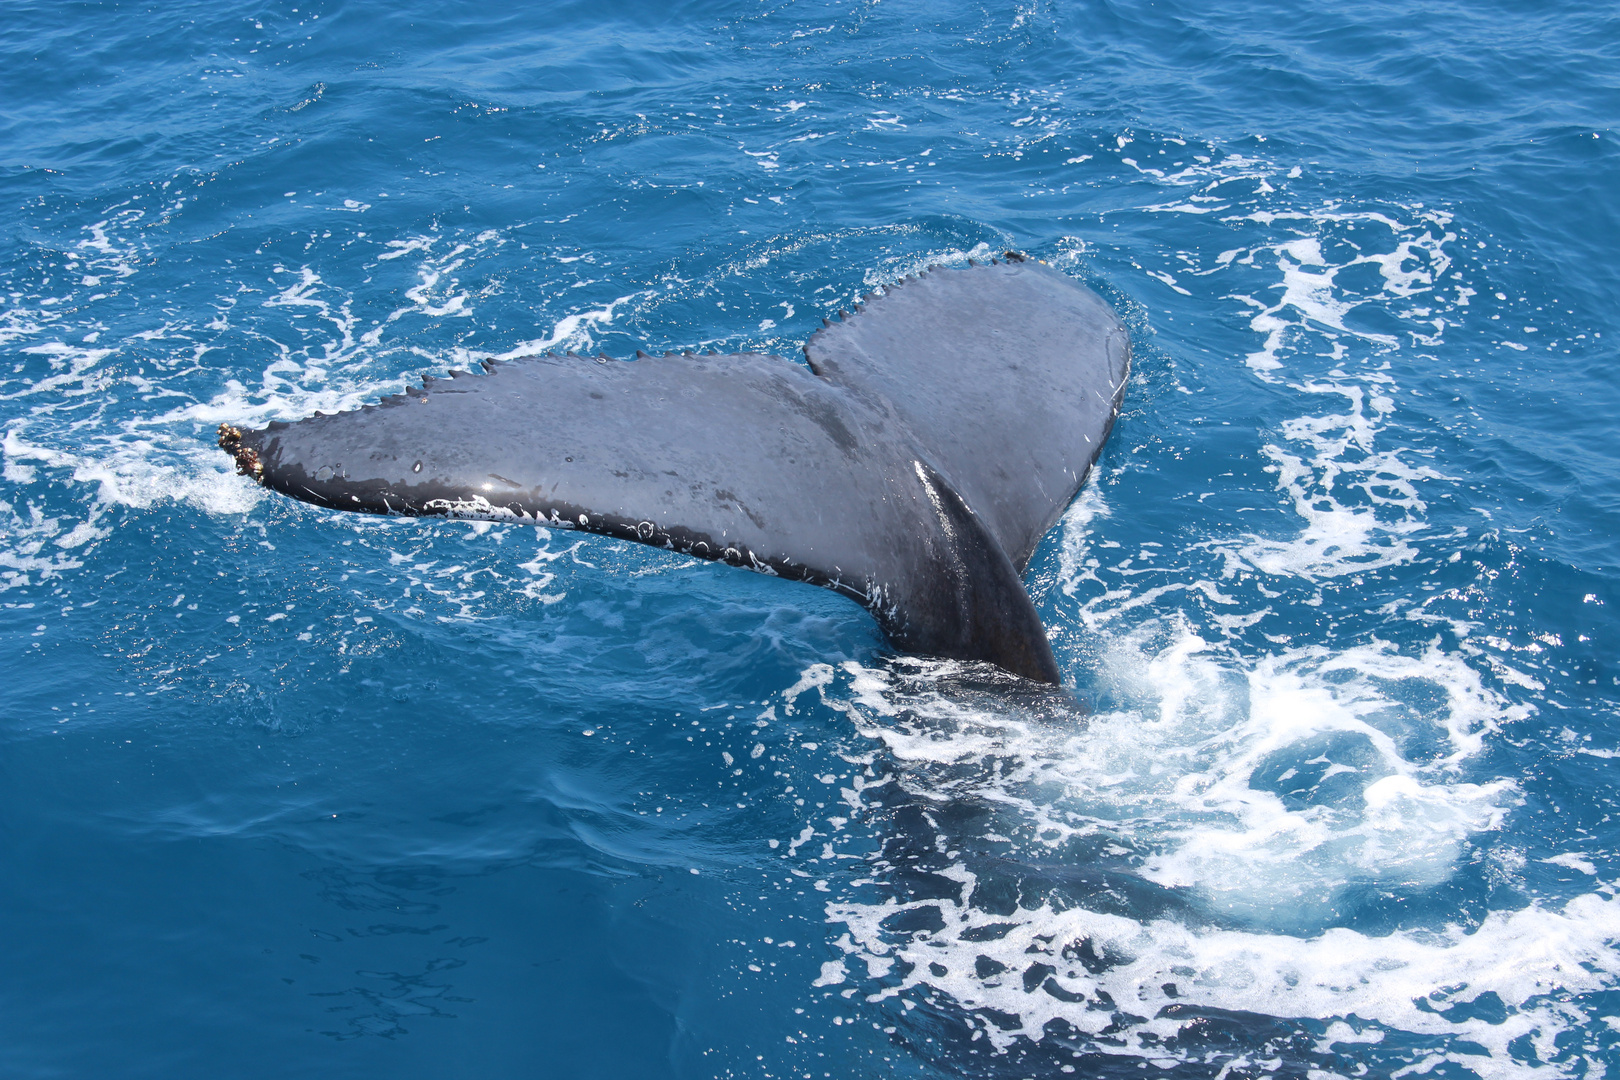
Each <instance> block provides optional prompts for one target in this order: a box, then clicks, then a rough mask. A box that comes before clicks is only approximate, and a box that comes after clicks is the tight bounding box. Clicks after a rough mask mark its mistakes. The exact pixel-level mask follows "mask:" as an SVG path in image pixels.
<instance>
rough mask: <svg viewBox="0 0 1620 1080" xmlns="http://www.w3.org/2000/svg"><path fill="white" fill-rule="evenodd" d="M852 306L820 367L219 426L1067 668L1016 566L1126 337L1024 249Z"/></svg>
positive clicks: (954, 644)
mask: <svg viewBox="0 0 1620 1080" xmlns="http://www.w3.org/2000/svg"><path fill="white" fill-rule="evenodd" d="M838 315H839V318H838V319H837V320H836V321H834V320H830V319H823V320H822V328H821V329H819V330H817V331H816V332H815V333H814V334H812V335H811V337H810V339H809V341H807V342H806V343H805V346H804V355H805V358H806V360H807V361H808V366H806V365H803V364H797V363H793V362H791V361H788V360H785V359H783V358H782V357H779V356H768V355H764V354H760V353H740V354H733V355H726V356H721V355H716V354H713V353H703V354H700V355H694V354H693V353H692V352H685V353H679V354H676V353H666V354H664V355H663V356H650V355H648V354H647V353H645V352H643V351H640V350H637V352H636V353H635V359H634V360H628V361H623V360H613V359H611V358H609V357H607V356H596V357H591V358H590V359H593V360H595V361H596V362H595V363H591V364H582V363H579V360H580V359H581V358H580V357H576V356H572V355H569V356H558V355H554V354H546V355H540V356H530V357H523V358H520V359H516V360H512V361H502V362H500V363H494V362H491V361H482V362H480V363H479V364H478V365H477V367H476V368H475V370H473V371H471V372H468V371H463V370H456V371H453V372H450V378H449V379H426V380H424V385H423V386H422V387H420V388H419V387H414V386H413V387H407V388H406V390H405V392H404V394H402V395H396V396H391V397H385V398H383V399H382V400H381V401H379V402H378V403H376V404H374V405H366V406H362V407H361V408H359V409H354V410H351V411H349V412H344V413H338V414H335V415H330V416H328V415H322V414H317V415H316V416H313V417H310V418H308V419H305V420H301V421H298V422H297V423H293V424H282V423H280V422H277V423H272V424H270V425H268V426H267V427H265V428H263V429H259V430H244V429H242V428H238V427H234V426H232V425H230V424H221V425H220V428H219V446H220V448H221V449H222V450H224V451H225V452H226V453H227V454H229V455H231V457H232V458H233V459H234V460H235V462H236V468H237V471H238V472H240V473H242V474H243V475H245V476H249V477H252V478H253V479H255V480H257V481H258V482H259V483H261V484H263V485H265V486H266V487H269V488H273V489H275V490H276V491H280V492H282V493H284V494H287V495H290V496H292V497H293V498H296V499H302V500H303V501H305V502H310V503H314V504H316V505H318V506H325V507H329V508H333V509H342V510H358V511H364V512H369V513H380V514H407V515H445V516H451V517H474V518H485V519H492V520H498V521H525V522H529V523H532V524H536V525H547V526H551V527H553V528H577V529H582V530H586V531H590V532H596V533H603V534H605V535H608V536H613V537H617V538H619V539H623V540H634V541H637V542H639V543H644V544H650V545H653V546H655V547H662V548H667V549H670V550H673V551H679V552H683V553H685V554H689V555H694V556H696V557H698V558H703V559H710V560H716V561H721V562H726V563H730V564H732V565H736V566H742V567H744V568H747V569H752V570H756V571H759V572H762V573H767V574H775V575H778V576H781V577H784V578H788V579H790V580H793V581H804V582H809V583H811V584H815V585H821V586H824V587H826V588H830V589H833V590H834V591H836V592H838V593H840V594H842V595H844V596H848V597H850V598H851V599H853V600H855V601H857V602H858V603H860V604H862V605H863V606H865V607H866V608H867V609H868V610H869V611H870V612H871V613H872V614H873V616H874V617H875V618H876V619H877V621H878V623H879V625H880V626H882V628H883V630H884V632H885V633H886V634H887V635H888V637H889V640H890V641H891V642H892V643H893V644H894V645H895V647H897V648H899V649H901V650H904V651H907V652H914V653H920V654H924V655H931V656H942V657H950V658H954V659H961V660H983V661H988V662H990V663H993V664H997V665H999V666H1000V667H1002V668H1005V669H1006V670H1008V671H1011V672H1013V673H1015V674H1018V675H1022V676H1025V677H1026V678H1030V679H1036V680H1039V681H1042V682H1048V683H1056V682H1058V681H1059V673H1058V668H1057V661H1056V659H1055V658H1054V657H1053V655H1052V648H1051V645H1050V644H1049V643H1048V641H1047V638H1046V632H1045V629H1044V628H1043V627H1042V626H1041V622H1040V617H1039V616H1038V615H1037V614H1036V612H1035V607H1034V604H1032V603H1031V602H1030V598H1029V595H1028V593H1027V592H1025V590H1024V587H1023V583H1022V581H1021V580H1020V575H1021V574H1022V573H1023V570H1024V567H1025V566H1026V564H1027V563H1028V562H1029V558H1030V556H1031V554H1032V553H1033V552H1034V550H1035V546H1036V544H1037V543H1039V542H1040V539H1041V536H1042V535H1043V534H1044V533H1045V532H1046V530H1047V529H1049V528H1051V526H1052V525H1053V524H1055V523H1056V521H1057V519H1058V517H1059V516H1060V515H1061V514H1062V512H1063V509H1064V507H1065V506H1067V505H1068V503H1069V501H1070V500H1071V499H1073V498H1074V496H1075V494H1076V493H1077V492H1078V491H1079V489H1080V486H1081V484H1082V483H1083V482H1084V480H1085V477H1086V474H1087V473H1088V472H1089V471H1090V468H1091V465H1092V462H1093V461H1094V460H1095V459H1096V456H1097V454H1098V452H1099V451H1100V450H1101V449H1102V445H1103V442H1104V440H1105V439H1106V438H1107V437H1108V432H1109V430H1110V428H1111V427H1112V426H1113V422H1114V418H1115V417H1116V416H1117V415H1118V412H1119V402H1120V396H1121V394H1122V393H1123V392H1124V387H1125V378H1126V374H1127V371H1128V369H1129V365H1130V340H1129V337H1128V335H1127V334H1126V332H1125V328H1124V326H1123V325H1121V323H1120V321H1119V319H1118V318H1117V317H1116V316H1115V315H1114V313H1113V311H1111V310H1110V309H1109V307H1108V305H1107V304H1106V303H1104V302H1103V300H1102V298H1101V297H1099V296H1098V295H1097V294H1096V293H1094V292H1092V291H1091V290H1090V289H1087V288H1085V287H1084V286H1082V285H1081V284H1079V283H1078V282H1076V281H1074V280H1073V279H1071V278H1069V277H1067V276H1066V275H1064V274H1061V273H1059V272H1058V271H1056V270H1053V269H1052V268H1051V267H1049V266H1047V265H1046V264H1045V263H1042V262H1040V261H1039V260H1035V259H1030V258H1028V257H1027V256H1025V255H1023V254H1022V253H1020V252H1015V251H1008V252H1004V253H1003V255H1002V259H1000V260H992V261H990V262H988V263H982V264H980V263H975V265H973V266H971V267H969V268H967V269H960V270H951V269H941V268H932V269H930V270H928V271H925V272H923V273H921V274H918V275H915V276H910V277H907V278H905V279H904V280H903V281H899V282H895V283H894V284H893V285H890V286H888V287H887V288H885V289H883V290H881V292H873V293H870V294H868V295H867V296H865V297H863V298H862V299H861V302H860V304H859V305H857V307H856V310H855V311H854V312H852V313H851V312H844V311H840V312H839V313H838ZM430 402H431V403H432V404H433V406H434V407H433V408H431V409H417V408H411V407H410V406H411V405H414V404H418V403H419V404H423V405H425V404H428V403H430ZM580 451H585V453H584V454H582V455H581V454H580V453H579V452H580ZM576 455H578V458H577V463H576ZM336 462H343V463H344V464H343V466H341V467H338V466H336V465H335V464H334V463H336ZM576 523H577V524H576Z"/></svg>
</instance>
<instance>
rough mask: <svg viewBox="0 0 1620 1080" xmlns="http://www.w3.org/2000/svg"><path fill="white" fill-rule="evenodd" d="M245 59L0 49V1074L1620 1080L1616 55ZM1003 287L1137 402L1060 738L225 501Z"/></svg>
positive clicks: (695, 613)
mask: <svg viewBox="0 0 1620 1080" xmlns="http://www.w3.org/2000/svg"><path fill="white" fill-rule="evenodd" d="M242 11H243V12H245V14H244V13H235V12H230V11H227V10H226V9H224V8H222V7H219V6H216V5H201V4H196V3H184V2H181V3H173V4H167V5H149V6H134V5H119V4H38V3H12V4H9V5H7V6H6V8H5V9H4V13H3V17H0V124H3V128H0V132H3V134H0V220H3V222H4V226H5V227H4V229H3V230H0V253H3V254H0V347H3V356H0V433H3V434H0V439H3V441H0V451H3V464H4V479H3V480H0V657H3V670H4V672H5V675H6V677H5V679H4V680H3V682H0V912H3V917H0V928H3V929H0V933H3V935H4V953H5V956H6V962H5V964H4V967H3V971H4V975H3V977H0V1071H3V1072H4V1073H5V1074H6V1075H7V1076H17V1077H79V1076H85V1077H91V1076H93V1077H145V1076H151V1077H165V1078H173V1077H218V1076H233V1077H260V1076H262V1077H293V1076H309V1077H322V1078H326V1077H372V1076H390V1077H424V1078H427V1077H432V1078H439V1077H451V1076H458V1077H459V1076H466V1077H508V1076H543V1077H552V1076H556V1077H636V1078H653V1077H683V1078H686V1077H811V1078H822V1077H851V1076H871V1075H880V1074H889V1073H892V1074H895V1075H900V1076H908V1077H998V1078H999V1077H1006V1078H1018V1077H1035V1076H1040V1077H1045V1076H1062V1075H1070V1074H1072V1075H1077V1076H1084V1077H1093V1076H1143V1075H1146V1076H1156V1075H1161V1074H1165V1073H1168V1074H1171V1075H1175V1076H1187V1077H1206V1076H1207V1077H1217V1076H1224V1077H1246V1076H1257V1075H1280V1076H1300V1077H1304V1076H1313V1077H1319V1076H1345V1077H1351V1076H1393V1075H1397V1074H1401V1075H1427V1076H1443V1077H1504V1076H1514V1077H1517V1076H1525V1075H1531V1076H1549V1077H1554V1076H1602V1075H1608V1073H1609V1071H1610V1070H1612V1069H1613V1068H1614V1067H1615V1066H1616V1065H1617V1064H1620V1030H1617V1026H1620V1025H1617V1023H1616V1021H1615V1019H1614V1018H1615V1017H1617V1016H1620V993H1617V988H1620V955H1617V952H1616V944H1615V943H1616V941H1620V902H1617V901H1616V900H1615V898H1614V896H1615V882H1616V881H1617V880H1620V861H1617V849H1620V822H1617V821H1615V820H1614V814H1615V802H1614V797H1613V795H1612V794H1611V791H1610V785H1609V784H1608V783H1607V778H1608V776H1609V774H1610V770H1611V768H1612V766H1613V762H1614V759H1615V758H1616V757H1617V756H1620V719H1617V715H1616V706H1617V702H1620V666H1617V665H1616V662H1615V659H1614V656H1615V653H1614V650H1615V644H1616V637H1617V631H1620V622H1617V619H1616V615H1615V610H1616V606H1617V605H1620V460H1617V457H1620V455H1617V452H1620V436H1617V434H1616V424H1615V420H1614V418H1615V417H1616V415H1620V381H1617V380H1616V378H1615V376H1614V374H1613V371H1614V364H1615V360H1616V349H1615V343H1616V340H1617V337H1620V318H1617V315H1620V304H1617V302H1616V299H1615V298H1616V295H1617V293H1620V275H1617V273H1616V271H1615V269H1614V263H1613V259H1612V256H1613V253H1614V252H1615V251H1617V250H1620V208H1617V202H1620V199H1617V193H1620V155H1617V151H1616V140H1617V138H1620V135H1617V133H1616V131H1615V129H1614V118H1615V117H1616V115H1620V15H1617V14H1616V13H1615V12H1614V11H1613V10H1612V9H1608V8H1606V7H1604V6H1602V5H1574V4H1563V5H1559V4H1550V5H1529V4H1524V5H1511V4H1503V3H1497V4H1489V3H1487V4H1477V5H1462V4H1451V3H1439V4H1431V5H1426V6H1423V7H1421V8H1417V7H1413V6H1411V5H1405V4H1387V3H1386V4H1380V3H1362V4H1355V5H1350V4H1342V3H1341V4H1333V5H1318V6H1316V7H1314V8H1312V7H1307V6H1303V5H1301V6H1285V5H1265V4H1262V5H1250V4H1236V3H1231V2H1217V3H1214V4H1206V5H1193V4H1183V3H1173V2H1160V3H1153V4H1147V3H1144V4H1135V5H1127V4H1112V3H1104V2H1097V3H1090V4H1051V3H1040V2H1038V0H1037V2H1035V3H1030V4H1027V5H1022V6H1020V5H1017V4H1009V5H1001V6H989V5H984V4H978V3H965V2H954V0H946V2H944V3H931V4H922V3H916V2H907V0H901V2H896V0H886V2H881V3H878V2H870V3H815V2H805V3H784V4H778V5H767V4H757V5H756V4H744V3H734V2H733V3H719V4H710V5H676V6H665V5H653V4H624V5H606V4H591V5H587V4H556V5H536V6H533V7H531V8H523V9H520V8H516V7H513V8H505V7H501V6H499V5H473V4H465V3H450V2H446V3H438V4H416V5H407V6H405V7H399V6H385V5H365V4H358V3H337V2H331V3H328V2H315V3H311V2H309V0H299V3H298V6H297V7H293V6H291V5H290V4H288V3H286V2H282V3H275V4H264V5H260V6H257V7H253V8H248V9H242ZM1007 248H1018V249H1022V250H1025V251H1028V252H1030V253H1032V254H1034V255H1038V256H1039V257H1041V258H1044V259H1046V260H1048V261H1049V262H1052V263H1054V264H1055V265H1057V266H1059V267H1061V268H1063V269H1064V270H1066V271H1067V272H1069V273H1071V274H1073V275H1075V276H1076V277H1078V278H1080V279H1082V280H1084V281H1086V282H1088V283H1089V284H1091V285H1092V286H1093V287H1095V288H1097V289H1098V290H1099V291H1101V292H1102V293H1103V294H1104V295H1105V296H1107V297H1108V298H1109V299H1110V301H1111V302H1113V303H1114V304H1115V305H1116V307H1117V308H1118V310H1119V311H1120V312H1121V314H1122V315H1123V316H1124V317H1125V319H1126V320H1127V322H1128V323H1129V324H1130V326H1131V329H1132V333H1133V335H1134V338H1135V343H1136V354H1135V366H1134V372H1133V376H1132V381H1131V383H1130V385H1129V387H1128V389H1127V394H1126V408H1125V412H1124V414H1123V415H1122V417H1121V420H1120V422H1119V424H1118V425H1117V427H1116V428H1115V432H1114V435H1113V439H1112V442H1111V443H1110V444H1109V446H1108V448H1107V451H1106V452H1105V454H1104V455H1103V457H1102V459H1101V461H1100V462H1099V464H1098V467H1097V469H1096V471H1095V472H1094V473H1093V476H1092V479H1091V481H1090V483H1089V484H1088V487H1087V489H1086V491H1085V492H1084V493H1083V494H1082V496H1081V498H1080V499H1079V501H1078V502H1077V503H1076V504H1075V505H1074V507H1073V508H1072V509H1071V511H1070V512H1069V513H1068V514H1067V516H1066V517H1065V519H1064V521H1063V522H1062V524H1061V525H1060V526H1059V527H1057V528H1056V529H1054V530H1053V531H1052V533H1051V534H1050V535H1049V536H1048V537H1047V539H1046V541H1045V542H1044V544H1043V546H1042V548H1041V549H1040V551H1039V552H1038V553H1037V554H1036V557H1035V559H1034V561H1033V562H1032V564H1031V570H1030V573H1029V576H1028V582H1029V585H1030V588H1031V591H1032V594H1033V595H1034V596H1035V597H1036V599H1037V603H1038V605H1039V607H1040V609H1041V612H1042V615H1043V618H1044V619H1045V620H1046V623H1047V626H1048V627H1049V628H1050V630H1051V632H1052V635H1053V639H1054V647H1055V649H1056V651H1057V654H1058V658H1059V661H1060V663H1061V665H1062V667H1063V669H1064V672H1065V677H1066V679H1067V680H1068V683H1069V685H1070V689H1071V690H1072V691H1073V692H1074V694H1075V695H1076V697H1078V698H1082V699H1084V700H1086V701H1088V702H1089V703H1090V705H1091V710H1092V711H1091V713H1090V715H1086V714H1085V712H1084V711H1083V710H1081V709H1079V708H1077V707H1076V706H1075V705H1074V703H1073V702H1072V701H1070V700H1069V699H1067V698H1063V697H1054V696H1051V695H1048V694H1044V693H1040V692H1035V691H1031V690H1027V689H1026V690H1019V689H1017V688H1013V687H1008V688H1001V689H996V688H994V687H987V686H986V685H985V684H984V682H983V680H982V679H978V678H975V677H974V676H973V675H972V673H971V672H963V671H961V670H959V669H957V668H955V667H953V666H952V665H948V664H939V663H932V662H919V661H914V660H907V659H904V658H895V657H892V656H890V655H888V654H887V653H886V652H885V650H884V646H883V642H882V640H881V638H880V636H879V635H878V633H877V631H876V629H875V626H874V624H873V623H872V621H871V619H870V618H869V617H868V616H867V615H866V614H865V613H864V612H862V611H861V610H860V609H859V608H857V607H856V606H855V605H854V604H852V603H850V602H848V601H846V600H843V599H841V598H839V597H837V596H835V595H833V594H831V593H828V592H824V591H821V590H815V589H811V588H808V587H805V586H800V585H794V584H789V583H785V582H780V581H773V580H769V579H766V578H763V577H759V576H756V575H751V574H745V573H740V572H737V571H734V570H730V569H728V568H725V567H720V566H715V565H710V564H699V563H696V562H692V561H687V560H684V559H682V558H679V557H675V556H671V555H668V554H666V553H661V552H658V551H654V550H651V549H644V548H640V547H636V546H631V545H626V544H619V543H614V542H611V541H607V540H603V539H601V538H582V537H580V536H577V535H572V534H564V533H555V534H553V533H548V532H545V531H537V530H533V529H528V528H508V527H499V526H496V527H491V526H488V525H487V524H485V523H467V522H437V523H435V522H430V521H427V522H425V521H409V520H387V519H364V518H356V517H346V516H342V515H338V514H334V513H330V512H325V511H321V510H317V509H315V508H312V507H309V506H305V505H301V504H294V503H292V502H290V501H288V500H285V499H281V498H279V497H274V496H271V495H269V494H267V493H265V492H263V491H261V490H260V489H258V488H256V487H254V486H252V485H250V484H249V483H248V482H247V481H246V480H244V479H242V478H240V477H237V476H234V475H232V474H231V473H230V472H229V470H228V465H229V462H228V461H227V459H226V458H225V457H224V455H222V454H221V453H219V451H218V450H217V449H215V447H214V445H213V439H214V435H213V432H214V428H215V427H216V425H218V424H219V423H220V422H222V421H230V422H233V423H242V422H250V423H254V424H258V423H262V422H264V421H266V420H269V419H273V418H283V419H292V418H296V417H300V416H304V415H307V414H309V413H310V412H312V411H314V410H316V409H326V410H332V409H337V408H342V407H346V406H350V405H355V404H359V403H362V402H365V401H368V400H372V399H374V398H376V397H378V396H380V395H382V394H385V393H393V392H397V391H398V390H399V389H400V388H401V387H402V386H403V385H404V384H405V383H406V382H408V381H413V380H416V379H417V378H419V377H420V376H421V375H422V374H424V373H433V374H437V373H442V372H443V371H444V370H445V369H447V368H451V367H458V366H464V365H465V364H466V363H468V362H469V361H471V360H476V359H479V358H483V357H488V356H502V355H513V354H521V353H523V352H531V351H536V350H540V349H542V348H559V349H560V348H567V347H574V348H583V347H590V348H601V349H605V350H607V351H608V352H609V353H612V354H614V355H621V356H622V355H629V354H630V353H631V352H632V350H634V349H635V348H638V347H646V348H648V349H665V348H687V347H693V346H704V347H709V348H716V349H721V350H736V349H743V348H749V349H769V350H775V351H780V352H791V351H792V350H794V349H796V348H797V346H798V344H799V343H800V342H801V341H802V340H803V339H804V338H805V337H807V336H808V334H809V333H810V332H811V330H812V329H813V328H814V327H816V326H818V325H819V324H820V323H819V321H820V319H821V318H822V317H823V316H825V315H828V314H831V313H832V312H835V311H836V310H838V309H839V308H840V307H843V306H847V305H848V304H849V302H850V301H851V300H852V299H853V298H854V297H856V296H858V295H859V294H862V293H864V292H866V291H868V290H869V289H871V288H873V287H875V286H880V285H882V284H884V283H886V282H891V281H894V280H896V279H897V278H899V277H901V276H903V275H905V274H907V273H910V272H913V271H914V270H916V269H918V268H920V267H923V266H926V265H929V264H931V263H937V262H943V263H946V264H959V263H962V262H965V260H966V259H967V258H969V257H978V256H981V255H987V254H990V253H994V252H999V251H1001V250H1004V249H1007ZM1403 1070H1407V1071H1406V1072H1404V1073H1403Z"/></svg>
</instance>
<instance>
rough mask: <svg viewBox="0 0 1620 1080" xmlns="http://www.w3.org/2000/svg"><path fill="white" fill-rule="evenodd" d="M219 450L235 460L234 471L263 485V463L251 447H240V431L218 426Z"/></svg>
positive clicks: (222, 425) (227, 426)
mask: <svg viewBox="0 0 1620 1080" xmlns="http://www.w3.org/2000/svg"><path fill="white" fill-rule="evenodd" d="M219 448H220V449H221V450H223V451H225V452H226V453H227V454H229V455H231V457H233V458H235V459H236V471H237V472H239V473H241V474H242V475H243V476H251V477H253V479H255V480H257V481H258V482H259V483H261V484H262V483H264V482H265V481H264V463H263V462H262V461H260V460H259V454H258V452H257V451H256V450H254V449H253V448H252V447H251V446H244V445H242V429H241V428H238V427H232V426H231V425H230V424H221V425H219Z"/></svg>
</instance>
